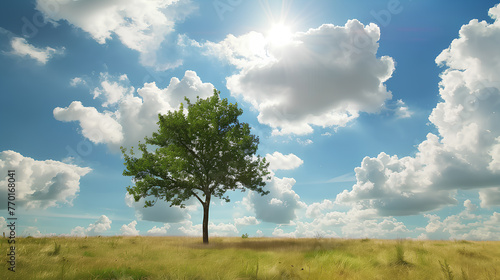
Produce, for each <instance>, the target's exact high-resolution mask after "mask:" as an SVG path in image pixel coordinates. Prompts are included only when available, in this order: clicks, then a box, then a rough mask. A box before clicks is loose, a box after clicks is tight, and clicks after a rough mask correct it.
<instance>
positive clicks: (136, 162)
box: [121, 89, 269, 243]
mask: <svg viewBox="0 0 500 280" xmlns="http://www.w3.org/2000/svg"><path fill="white" fill-rule="evenodd" d="M219 95H220V92H218V91H217V90H215V89H214V94H213V95H212V96H211V97H209V98H207V99H200V98H199V97H198V98H197V101H196V103H194V104H192V103H191V102H190V100H189V99H187V98H185V100H186V102H187V113H186V112H185V111H186V110H185V109H184V105H183V104H182V103H181V105H180V108H179V110H177V111H170V112H168V113H167V114H166V115H161V114H159V115H158V118H159V121H158V125H159V130H158V132H155V133H153V135H152V137H146V138H145V143H140V142H139V146H138V149H139V150H140V152H141V153H142V155H141V157H135V156H134V151H133V148H131V149H130V154H127V149H126V148H123V147H121V150H122V153H123V155H124V160H125V162H124V165H125V166H126V168H125V170H124V171H123V175H124V176H134V178H133V182H134V184H135V185H134V186H132V187H130V186H129V187H127V191H128V193H129V194H131V195H133V196H134V199H135V201H136V202H137V201H139V200H140V199H141V198H145V199H148V198H149V197H151V196H153V197H155V198H156V199H155V200H147V201H146V202H145V204H144V207H151V206H153V205H154V203H155V202H156V201H158V200H159V199H161V200H165V201H167V202H170V206H174V205H176V206H180V207H181V208H184V207H185V204H184V202H186V200H188V199H189V198H191V197H192V196H194V197H196V199H197V200H198V201H199V202H200V203H201V205H202V206H203V243H208V219H209V207H210V201H211V199H212V197H217V198H220V199H224V200H225V201H226V202H229V197H228V196H224V194H225V193H226V191H228V190H238V189H239V190H241V191H245V189H249V190H252V191H255V192H257V193H260V194H261V195H265V194H268V193H269V191H264V189H263V187H264V186H265V177H267V176H268V175H269V171H268V166H269V163H267V162H266V160H265V158H261V157H260V156H258V155H257V156H256V155H255V153H256V152H257V148H258V144H259V138H258V137H256V136H254V135H252V134H250V126H249V125H248V124H247V123H242V122H239V120H238V117H239V116H240V115H241V114H243V110H242V109H239V108H238V104H231V103H228V101H227V99H222V100H221V99H220V98H219ZM152 147H156V149H155V150H154V152H150V151H149V150H150V149H152Z"/></svg>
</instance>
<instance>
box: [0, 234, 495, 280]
mask: <svg viewBox="0 0 500 280" xmlns="http://www.w3.org/2000/svg"><path fill="white" fill-rule="evenodd" d="M210 242H211V244H209V245H203V244H201V238H187V237H92V238H18V239H17V240H16V245H17V246H16V255H17V266H16V270H17V272H15V273H12V272H9V271H8V270H7V267H8V266H7V262H5V261H2V262H1V263H2V264H1V265H0V269H1V272H0V275H2V276H1V277H0V278H2V279H50V280H53V279H451V278H450V277H452V278H453V279H500V242H469V241H409V240H370V239H360V240H354V239H275V238H245V239H242V238H240V237H234V238H211V240H210ZM7 250H8V248H7V242H6V240H5V239H2V240H1V246H0V252H1V255H3V256H6V253H7ZM4 258H5V259H6V257H4ZM3 275H5V276H6V277H4V276H3Z"/></svg>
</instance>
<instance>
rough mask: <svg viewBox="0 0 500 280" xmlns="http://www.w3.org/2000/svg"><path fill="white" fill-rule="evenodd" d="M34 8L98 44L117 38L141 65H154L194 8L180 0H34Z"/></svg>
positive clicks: (50, 19)
mask: <svg viewBox="0 0 500 280" xmlns="http://www.w3.org/2000/svg"><path fill="white" fill-rule="evenodd" d="M36 9H37V10H39V11H41V12H42V13H43V15H44V16H45V18H46V19H48V20H49V21H51V22H53V23H54V24H55V25H57V24H56V23H57V22H59V21H67V22H68V23H69V24H71V25H73V26H75V27H77V28H80V29H82V30H83V31H85V32H86V33H88V34H89V35H90V36H91V37H92V38H93V39H94V40H96V41H97V42H98V43H99V44H105V43H106V42H107V41H109V40H111V39H112V38H113V37H117V38H118V39H119V40H120V41H121V42H122V44H124V45H125V46H127V47H128V48H130V49H133V50H136V51H138V52H140V53H141V62H142V63H143V64H144V65H147V66H155V62H156V51H157V50H158V49H159V48H160V46H161V44H162V43H163V42H164V41H165V40H166V38H167V37H168V35H169V34H170V33H172V32H173V31H174V26H175V23H176V21H181V20H183V19H184V18H186V17H187V15H189V14H190V13H192V12H193V11H194V10H195V9H196V8H195V7H194V6H193V5H192V3H191V1H182V0H157V1H149V0H138V1H137V0H124V1H117V0H103V1H73V0H37V1H36Z"/></svg>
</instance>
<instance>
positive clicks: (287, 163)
mask: <svg viewBox="0 0 500 280" xmlns="http://www.w3.org/2000/svg"><path fill="white" fill-rule="evenodd" d="M266 160H267V161H268V162H269V169H271V170H274V171H276V170H291V169H295V168H297V167H299V166H301V165H302V164H303V163H304V161H303V160H301V159H300V158H299V157H298V156H296V155H294V154H288V155H283V154H282V153H280V152H274V153H273V154H272V155H271V154H267V155H266Z"/></svg>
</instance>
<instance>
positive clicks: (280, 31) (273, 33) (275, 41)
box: [267, 23, 292, 47]
mask: <svg viewBox="0 0 500 280" xmlns="http://www.w3.org/2000/svg"><path fill="white" fill-rule="evenodd" d="M267 39H268V41H269V43H270V44H271V45H272V46H275V47H282V46H284V45H287V44H289V43H290V42H291V41H292V32H291V31H290V27H288V26H286V25H284V24H282V23H279V24H274V25H273V26H272V27H271V29H270V30H269V32H268V35H267Z"/></svg>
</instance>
